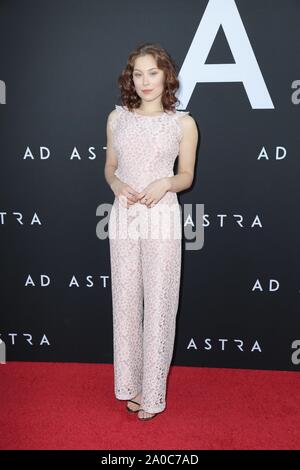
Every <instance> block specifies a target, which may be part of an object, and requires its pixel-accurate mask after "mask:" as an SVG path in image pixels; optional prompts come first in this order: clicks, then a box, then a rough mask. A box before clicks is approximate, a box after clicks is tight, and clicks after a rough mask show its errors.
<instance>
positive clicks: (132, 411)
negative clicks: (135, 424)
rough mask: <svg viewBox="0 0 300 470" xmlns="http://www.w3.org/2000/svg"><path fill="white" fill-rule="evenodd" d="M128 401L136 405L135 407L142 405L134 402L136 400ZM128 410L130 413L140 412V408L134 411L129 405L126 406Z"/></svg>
mask: <svg viewBox="0 0 300 470" xmlns="http://www.w3.org/2000/svg"><path fill="white" fill-rule="evenodd" d="M127 401H130V402H131V403H134V404H135V405H139V406H141V404H140V403H138V402H137V401H134V400H127ZM126 408H127V411H129V413H137V412H138V411H140V408H138V409H137V410H132V409H131V408H129V407H128V405H126Z"/></svg>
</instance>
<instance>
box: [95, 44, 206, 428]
mask: <svg viewBox="0 0 300 470" xmlns="http://www.w3.org/2000/svg"><path fill="white" fill-rule="evenodd" d="M118 83H119V87H120V89H121V101H122V105H115V109H114V110H113V111H112V112H110V114H109V115H108V119H107V155H106V164H105V170H104V173H105V178H106V181H107V183H108V184H109V185H110V187H111V189H112V191H113V193H114V195H115V199H114V203H113V207H112V211H111V213H110V218H109V244H110V259H111V282H112V284H111V285H112V303H113V336H114V340H113V342H114V379H115V396H116V398H117V399H120V400H128V401H127V410H128V411H131V412H137V411H138V418H139V419H141V420H148V419H151V418H154V417H155V416H156V415H157V414H158V413H160V412H162V411H163V410H164V409H165V407H166V382H167V377H168V372H169V367H170V363H171V360H172V355H173V348H174V340H175V321H176V315H177V309H178V300H179V287H180V274H181V272H180V271H181V238H182V236H181V232H182V227H181V211H180V206H179V203H178V199H177V194H176V193H177V192H180V191H182V190H184V189H187V188H189V187H190V186H191V184H192V182H193V178H194V166H195V157H196V147H197V142H198V131H197V126H196V123H195V121H194V119H193V118H192V117H191V116H189V115H188V114H189V111H186V112H183V111H178V110H176V109H175V103H176V102H177V101H178V100H177V98H176V97H175V92H176V91H177V89H178V88H179V81H178V79H177V76H176V70H175V65H174V62H173V60H172V59H171V57H170V55H169V54H168V53H167V52H166V50H165V49H163V48H162V47H160V45H157V44H149V43H146V44H143V45H142V46H140V47H139V48H138V49H137V50H135V51H134V52H132V53H131V54H130V55H129V57H128V61H127V65H126V67H125V69H124V70H123V71H122V73H121V75H120V77H119V79H118ZM178 155H179V160H178V174H176V175H174V173H173V166H174V162H175V159H176V157H177V156H178Z"/></svg>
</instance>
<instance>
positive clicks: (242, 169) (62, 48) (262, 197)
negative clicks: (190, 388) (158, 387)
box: [0, 0, 300, 370]
mask: <svg viewBox="0 0 300 470" xmlns="http://www.w3.org/2000/svg"><path fill="white" fill-rule="evenodd" d="M299 17H300V2H299V1H297V0H286V1H284V2H283V1H281V0H272V1H267V0H252V1H249V0H235V1H234V0H210V1H207V0H187V1H186V2H184V3H183V2H182V1H179V0H172V1H164V2H161V1H158V0H152V2H151V4H149V5H147V6H146V5H145V4H144V3H143V2H139V1H131V2H121V1H116V0H111V1H96V0H88V1H85V2H83V1H79V0H60V1H58V0H54V1H53V0H52V1H44V0H41V1H37V0H35V1H34V0H28V1H24V2H21V1H1V3H0V37H1V46H2V47H1V57H0V102H1V104H0V122H1V124H0V136H1V138H0V151H1V158H0V177H1V200H0V252H1V269H0V275H1V298H0V304H1V305H0V310H1V319H0V339H1V344H0V350H1V357H0V362H2V363H5V360H6V362H9V361H42V362H43V361H44V362H47V361H58V362H66V361H68V362H90V363H113V330H112V298H111V278H110V255H109V240H108V236H107V223H108V218H109V210H110V208H111V205H112V203H113V200H114V194H113V192H112V191H111V189H110V187H109V186H108V185H107V183H106V181H105V178H104V164H105V158H106V121H107V117H108V114H109V113H110V111H112V110H113V109H114V108H115V105H116V104H119V105H120V104H121V101H120V94H119V88H118V84H117V79H118V76H119V75H120V73H121V71H122V69H123V68H124V67H125V65H126V61H127V57H128V55H129V54H130V52H131V51H132V50H134V49H135V48H136V47H137V46H138V45H140V44H142V43H145V42H153V43H157V44H160V45H161V46H162V47H164V48H166V50H167V51H168V52H169V53H170V54H171V56H172V58H173V59H174V61H175V62H176V64H177V66H178V74H179V80H180V90H179V91H178V98H179V100H180V102H181V104H180V106H179V107H178V109H179V110H180V109H182V110H188V111H190V114H191V116H192V117H193V118H194V119H195V121H196V123H197V126H198V129H199V144H198V148H197V161H196V169H195V179H194V182H193V185H192V187H191V188H190V189H189V190H186V191H184V192H182V193H180V194H178V198H179V202H180V204H181V206H182V222H183V244H182V248H183V251H182V282H181V290H180V304H179V310H178V314H177V329H176V340H175V347H174V355H173V361H172V363H173V364H176V365H189V366H199V367H200V366H202V367H203V366H205V367H233V368H245V369H269V370H299V368H300V309H299V299H300V267H299V264H300V263H299V261H300V257H299V255H300V250H299V235H300V230H299V229H300V225H299V188H300V157H299V147H300V126H299V124H300V119H299V118H300V29H299ZM174 171H175V172H176V165H175V168H174ZM99 233H101V234H103V233H106V236H103V235H102V236H99ZM203 235H204V236H203ZM1 367H5V366H4V365H1ZM0 370H1V368H0Z"/></svg>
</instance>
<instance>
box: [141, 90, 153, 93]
mask: <svg viewBox="0 0 300 470" xmlns="http://www.w3.org/2000/svg"><path fill="white" fill-rule="evenodd" d="M151 91H153V90H142V92H143V93H150V92H151Z"/></svg>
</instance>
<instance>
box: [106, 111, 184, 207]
mask: <svg viewBox="0 0 300 470" xmlns="http://www.w3.org/2000/svg"><path fill="white" fill-rule="evenodd" d="M115 108H116V110H117V113H116V115H115V116H114V119H113V120H111V121H110V128H111V130H112V146H113V149H114V150H115V152H116V154H117V159H118V168H117V169H116V171H115V173H114V174H115V175H116V176H117V177H118V178H119V179H120V180H122V181H123V182H124V183H127V184H129V185H130V186H131V187H132V188H133V189H135V190H136V191H138V192H141V191H142V190H143V189H144V188H145V187H146V186H147V185H148V184H150V183H151V182H152V181H154V180H156V179H159V178H163V177H166V176H174V172H173V166H174V162H175V160H176V157H177V155H178V153H179V144H180V141H181V139H182V128H181V124H180V122H179V121H180V118H181V116H184V115H186V114H189V111H178V110H176V111H175V112H172V111H164V112H162V113H161V114H159V115H156V116H147V115H142V114H140V113H138V112H136V111H135V110H133V111H129V109H128V108H127V107H126V106H119V105H115ZM174 200H177V194H176V193H170V192H169V191H167V193H166V194H165V196H164V197H163V198H162V199H161V201H164V202H167V201H173V202H174Z"/></svg>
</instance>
